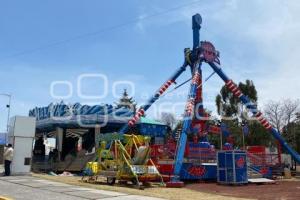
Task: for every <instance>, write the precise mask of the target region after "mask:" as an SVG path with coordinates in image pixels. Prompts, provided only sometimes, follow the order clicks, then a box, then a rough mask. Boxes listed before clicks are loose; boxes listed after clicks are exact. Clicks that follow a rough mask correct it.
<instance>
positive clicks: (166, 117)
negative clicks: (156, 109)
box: [160, 112, 176, 128]
mask: <svg viewBox="0 0 300 200" xmlns="http://www.w3.org/2000/svg"><path fill="white" fill-rule="evenodd" d="M160 121H161V122H163V123H164V124H166V125H168V126H170V127H171V128H173V126H174V124H175V122H176V119H175V116H174V114H173V113H168V112H162V113H161V120H160Z"/></svg>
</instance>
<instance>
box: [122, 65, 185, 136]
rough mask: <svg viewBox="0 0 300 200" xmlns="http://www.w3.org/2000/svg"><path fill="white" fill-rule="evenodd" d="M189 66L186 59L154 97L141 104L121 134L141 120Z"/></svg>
mask: <svg viewBox="0 0 300 200" xmlns="http://www.w3.org/2000/svg"><path fill="white" fill-rule="evenodd" d="M187 66H188V63H187V62H186V61H185V62H184V64H183V65H182V66H181V67H180V68H179V69H178V70H177V71H176V72H175V73H174V74H173V75H172V76H171V77H170V79H168V80H167V81H166V82H165V83H164V84H163V85H162V86H161V87H160V88H159V89H158V90H157V91H156V93H155V94H154V96H153V97H151V98H150V99H149V100H148V102H147V104H145V105H143V106H141V107H140V108H139V109H138V111H137V112H136V114H135V115H134V116H133V117H132V118H131V119H130V120H129V121H128V123H127V124H125V125H124V126H123V127H122V128H121V129H120V131H119V133H120V134H125V133H126V132H127V130H128V128H129V127H131V126H134V125H135V124H136V122H138V121H139V119H140V118H141V117H142V116H143V115H144V114H145V111H147V110H148V109H149V108H150V107H151V105H152V104H153V103H154V102H155V101H156V100H157V99H159V97H160V96H161V95H162V94H163V93H164V92H165V91H166V90H167V89H168V88H169V87H170V85H172V83H175V82H176V79H177V78H178V77H179V76H180V75H181V74H182V72H184V71H185V69H186V67H187Z"/></svg>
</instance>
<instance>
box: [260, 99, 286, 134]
mask: <svg viewBox="0 0 300 200" xmlns="http://www.w3.org/2000/svg"><path fill="white" fill-rule="evenodd" d="M264 113H265V116H266V118H267V119H268V120H269V121H270V123H271V125H273V126H274V127H275V128H276V129H277V130H278V131H281V129H282V128H283V126H284V116H283V105H282V102H280V101H277V102H276V101H269V102H268V104H266V105H265V109H264Z"/></svg>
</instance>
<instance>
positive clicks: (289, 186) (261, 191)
mask: <svg viewBox="0 0 300 200" xmlns="http://www.w3.org/2000/svg"><path fill="white" fill-rule="evenodd" d="M186 188H189V189H191V190H194V191H201V192H207V193H210V194H219V195H224V196H230V197H241V198H254V199H258V200H277V199H278V200H299V199H300V180H290V181H288V180H280V181H277V182H276V184H267V185H263V184H262V185H256V184H248V185H246V186H224V185H217V184H215V183H206V184H190V185H187V186H186Z"/></svg>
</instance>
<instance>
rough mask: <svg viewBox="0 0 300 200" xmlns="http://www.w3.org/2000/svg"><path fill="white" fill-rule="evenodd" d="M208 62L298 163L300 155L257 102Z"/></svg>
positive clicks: (217, 67)
mask: <svg viewBox="0 0 300 200" xmlns="http://www.w3.org/2000/svg"><path fill="white" fill-rule="evenodd" d="M208 64H209V65H210V66H211V67H212V69H213V70H214V71H215V72H216V73H217V74H218V75H219V76H220V77H221V79H223V81H224V82H225V85H226V87H227V88H228V89H229V90H230V91H231V92H232V93H233V94H234V95H235V96H236V97H238V98H239V99H240V100H241V102H242V103H243V104H244V105H245V106H246V108H247V109H248V110H249V111H251V112H252V113H253V115H254V116H255V117H256V118H257V120H258V121H259V122H260V123H261V124H262V125H263V126H264V127H265V128H266V129H267V130H268V131H269V132H270V133H271V134H272V135H273V137H275V139H276V140H278V141H279V143H280V144H281V145H282V146H283V148H284V149H285V150H286V151H287V152H288V153H289V154H290V155H291V156H292V157H293V158H294V159H295V161H296V162H297V163H300V155H299V154H298V153H297V152H296V151H295V150H294V149H292V148H291V147H290V146H289V145H288V144H287V142H286V141H285V139H284V138H283V137H282V136H281V133H280V132H279V130H276V129H275V128H273V127H272V125H271V124H270V123H269V122H268V121H267V119H266V118H264V117H263V114H262V113H261V112H260V111H259V110H257V106H256V104H254V103H253V102H251V101H250V99H249V98H248V97H247V96H245V95H244V94H243V93H242V92H241V91H240V89H239V88H238V87H237V85H236V84H235V83H234V82H233V81H232V80H231V79H229V78H228V77H227V76H226V74H225V73H224V72H223V71H222V69H221V68H220V67H219V66H217V65H216V64H215V63H214V62H208Z"/></svg>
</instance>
